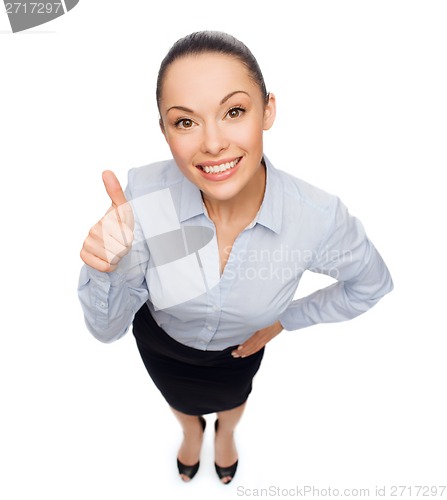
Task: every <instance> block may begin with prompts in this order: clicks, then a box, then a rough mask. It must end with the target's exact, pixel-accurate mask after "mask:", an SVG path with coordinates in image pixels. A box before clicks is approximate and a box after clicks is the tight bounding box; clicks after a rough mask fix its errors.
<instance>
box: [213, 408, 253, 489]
mask: <svg viewBox="0 0 447 500" xmlns="http://www.w3.org/2000/svg"><path fill="white" fill-rule="evenodd" d="M246 404H247V402H245V403H243V404H242V405H241V406H238V407H237V408H233V409H232V410H228V411H221V412H218V414H217V418H218V419H219V429H218V431H217V432H216V436H215V462H216V464H217V465H219V466H220V467H230V466H231V465H233V464H234V463H235V462H236V460H237V459H238V454H237V450H236V444H235V442H234V430H235V428H236V425H237V424H238V422H239V420H240V419H241V417H242V413H243V412H244V409H245V406H246ZM231 479H232V478H231V477H230V476H226V477H223V478H222V482H223V483H227V482H228V481H231Z"/></svg>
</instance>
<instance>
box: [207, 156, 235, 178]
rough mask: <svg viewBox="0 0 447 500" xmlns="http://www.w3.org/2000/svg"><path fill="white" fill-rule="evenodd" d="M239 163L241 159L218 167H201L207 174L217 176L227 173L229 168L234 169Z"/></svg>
mask: <svg viewBox="0 0 447 500" xmlns="http://www.w3.org/2000/svg"><path fill="white" fill-rule="evenodd" d="M238 162H239V158H238V159H237V160H233V161H230V162H228V163H222V165H216V166H215V167H208V166H206V167H201V168H202V170H204V171H205V172H206V173H207V174H209V173H211V174H217V173H219V172H225V170H228V169H229V168H233V167H234V166H235V165H237V163H238Z"/></svg>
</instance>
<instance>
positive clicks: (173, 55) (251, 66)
mask: <svg viewBox="0 0 447 500" xmlns="http://www.w3.org/2000/svg"><path fill="white" fill-rule="evenodd" d="M207 52H208V53H209V52H215V53H218V54H227V55H230V56H233V57H235V58H237V59H239V61H240V62H241V63H242V64H244V65H245V67H246V68H247V70H248V72H249V74H250V76H251V78H252V79H253V80H254V82H255V83H256V84H257V85H258V86H259V88H260V90H261V93H262V96H263V97H264V99H265V102H268V98H269V97H268V93H267V89H266V87H265V82H264V77H263V76H262V72H261V68H260V67H259V64H258V61H257V60H256V58H255V56H254V55H253V54H252V53H251V51H250V49H249V48H248V47H247V46H246V45H244V44H243V43H242V42H241V41H239V40H238V39H237V38H235V37H234V36H232V35H229V34H227V33H224V32H221V31H196V32H195V33H191V34H190V35H187V36H185V37H183V38H181V39H180V40H177V42H175V44H174V45H173V46H172V47H171V48H170V50H169V52H168V53H167V54H166V56H165V58H164V59H163V61H162V62H161V65H160V69H159V71H158V78H157V90H156V98H157V106H158V109H160V99H161V88H162V85H163V79H164V76H165V73H166V70H167V69H168V67H169V66H170V65H171V64H172V63H173V62H174V61H175V60H177V59H180V58H181V57H185V56H188V55H197V54H203V53H207Z"/></svg>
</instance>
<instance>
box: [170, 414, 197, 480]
mask: <svg viewBox="0 0 447 500" xmlns="http://www.w3.org/2000/svg"><path fill="white" fill-rule="evenodd" d="M171 410H172V411H173V412H174V415H175V416H176V417H177V420H178V421H179V422H180V425H181V426H182V429H183V436H184V437H183V442H182V445H181V446H180V450H179V452H178V455H177V458H178V459H179V460H180V462H182V463H183V464H185V465H195V464H196V463H197V462H198V461H199V459H200V450H201V448H202V441H203V429H202V425H201V424H200V421H199V417H198V416H195V415H187V414H186V413H182V412H180V411H178V410H175V409H174V408H172V407H171ZM180 477H181V478H182V479H183V480H184V481H189V477H188V476H185V475H184V474H181V475H180Z"/></svg>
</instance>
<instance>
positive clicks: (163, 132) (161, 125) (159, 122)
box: [158, 117, 166, 139]
mask: <svg viewBox="0 0 447 500" xmlns="http://www.w3.org/2000/svg"><path fill="white" fill-rule="evenodd" d="M158 124H159V125H160V130H161V133H162V134H163V135H164V136H165V139H166V131H165V126H164V123H163V120H162V119H161V117H160V118H159V119H158Z"/></svg>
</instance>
